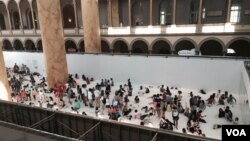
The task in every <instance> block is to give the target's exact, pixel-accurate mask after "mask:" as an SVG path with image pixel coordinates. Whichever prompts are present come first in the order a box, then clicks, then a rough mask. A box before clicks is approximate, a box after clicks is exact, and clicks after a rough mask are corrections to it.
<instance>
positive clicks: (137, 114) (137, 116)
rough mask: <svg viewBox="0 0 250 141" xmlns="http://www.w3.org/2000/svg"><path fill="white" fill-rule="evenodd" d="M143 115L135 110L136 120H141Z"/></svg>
mask: <svg viewBox="0 0 250 141" xmlns="http://www.w3.org/2000/svg"><path fill="white" fill-rule="evenodd" d="M141 115H142V114H141V113H139V112H138V111H137V110H135V115H134V118H138V119H140V118H141Z"/></svg>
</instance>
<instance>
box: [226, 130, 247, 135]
mask: <svg viewBox="0 0 250 141" xmlns="http://www.w3.org/2000/svg"><path fill="white" fill-rule="evenodd" d="M226 132H227V136H231V135H233V136H247V135H246V132H245V130H244V129H241V130H239V129H226Z"/></svg>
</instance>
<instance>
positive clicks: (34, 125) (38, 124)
mask: <svg viewBox="0 0 250 141" xmlns="http://www.w3.org/2000/svg"><path fill="white" fill-rule="evenodd" d="M55 115H56V113H53V114H52V115H50V116H48V117H46V118H44V119H42V120H40V121H38V122H37V123H34V124H33V125H31V126H30V127H29V128H36V127H38V126H40V125H41V124H43V123H45V122H47V121H49V120H51V119H52V118H54V116H55Z"/></svg>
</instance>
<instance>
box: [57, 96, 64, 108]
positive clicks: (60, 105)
mask: <svg viewBox="0 0 250 141" xmlns="http://www.w3.org/2000/svg"><path fill="white" fill-rule="evenodd" d="M64 106H65V102H64V101H63V99H60V101H59V102H58V108H59V110H60V109H62V108H63V107H64Z"/></svg>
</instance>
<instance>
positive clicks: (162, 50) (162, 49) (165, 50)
mask: <svg viewBox="0 0 250 141" xmlns="http://www.w3.org/2000/svg"><path fill="white" fill-rule="evenodd" d="M152 49H153V50H152V54H171V47H170V45H169V44H168V43H167V42H166V41H163V40H158V41H156V42H155V43H154V44H153V47H152Z"/></svg>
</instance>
